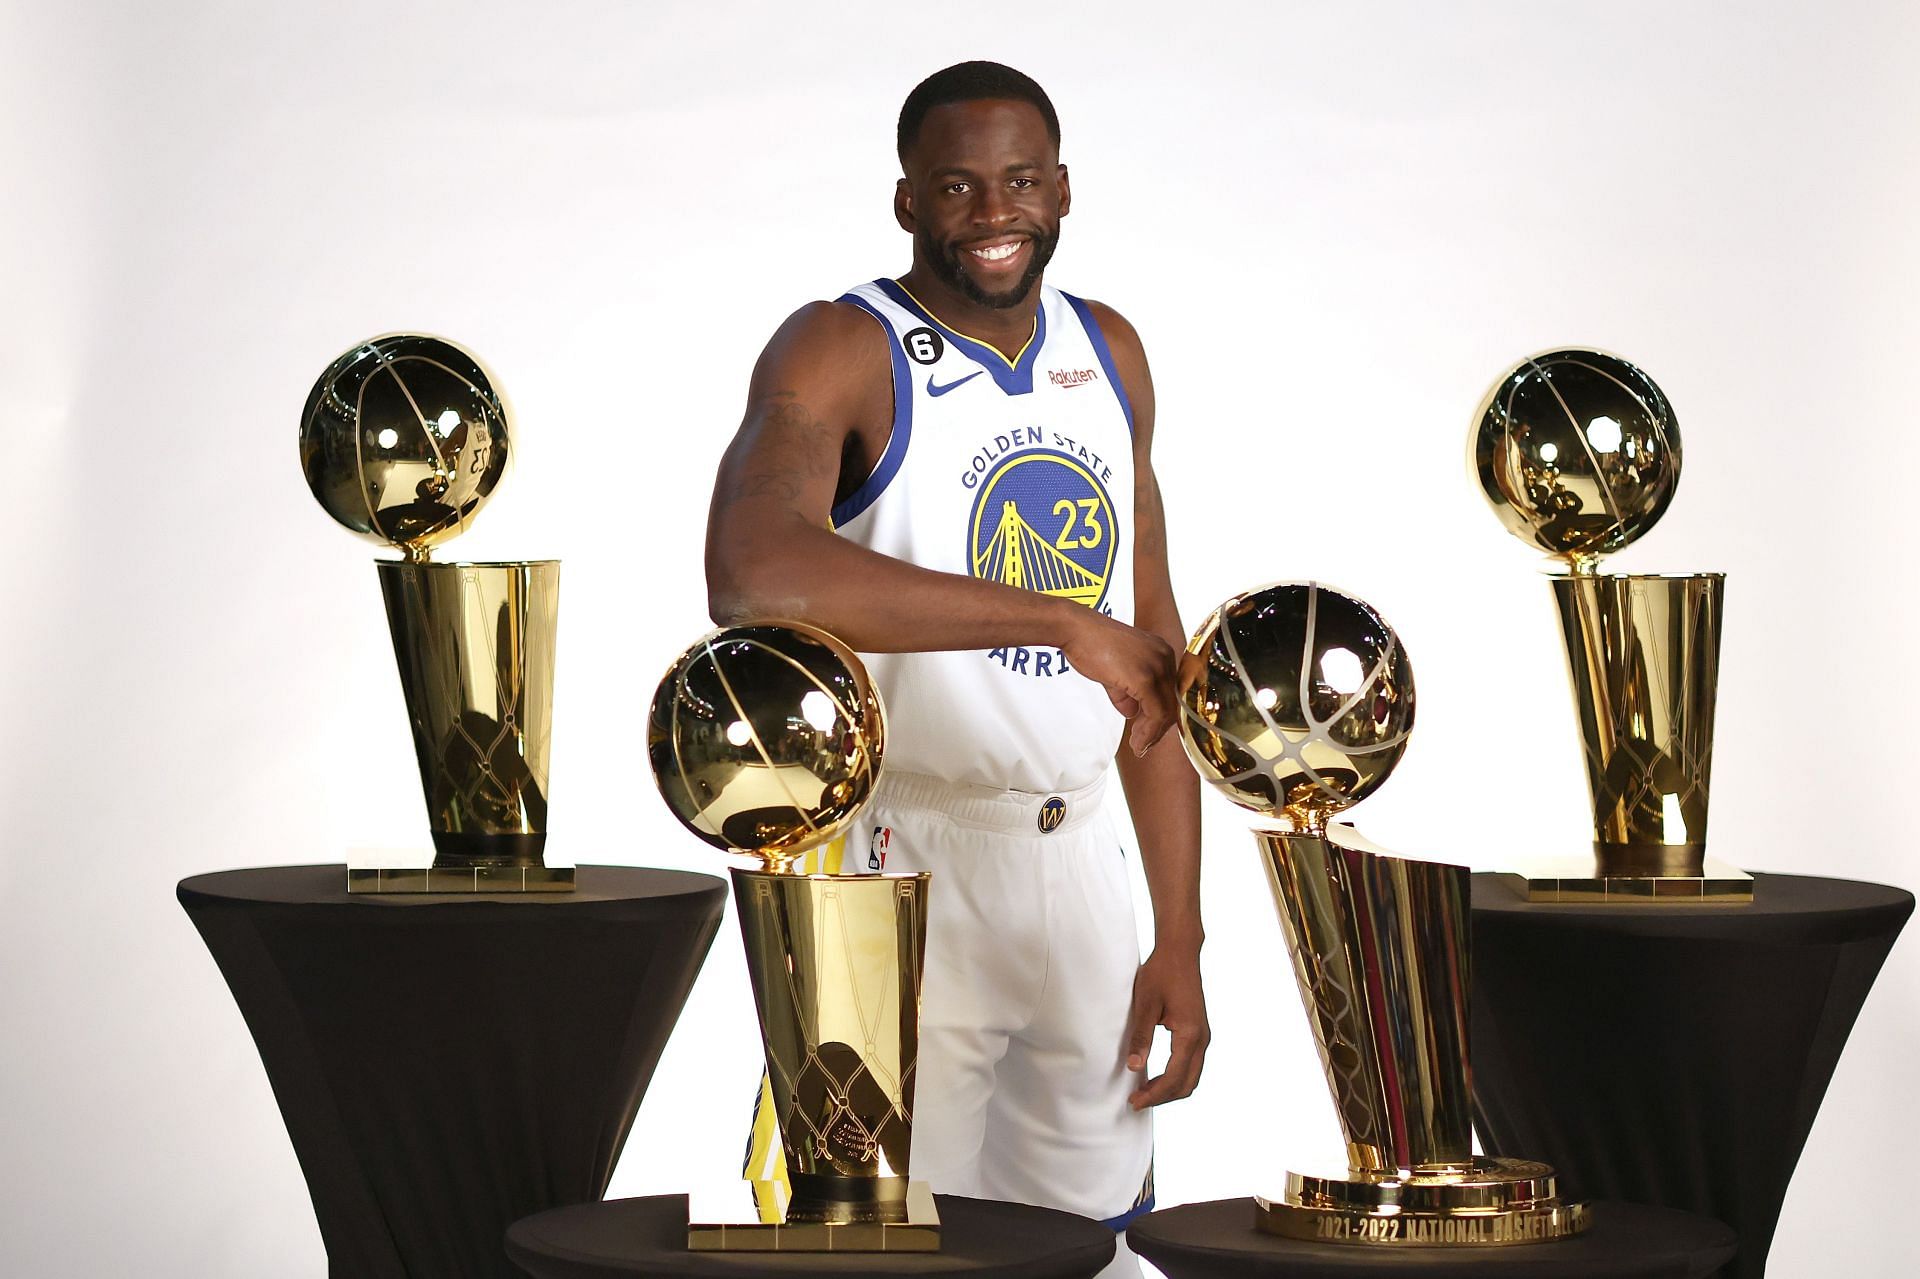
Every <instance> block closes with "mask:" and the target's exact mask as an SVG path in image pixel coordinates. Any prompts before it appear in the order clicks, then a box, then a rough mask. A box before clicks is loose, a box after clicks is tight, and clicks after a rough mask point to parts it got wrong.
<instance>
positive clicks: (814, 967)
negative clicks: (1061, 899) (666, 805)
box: [733, 869, 932, 1225]
mask: <svg viewBox="0 0 1920 1279" xmlns="http://www.w3.org/2000/svg"><path fill="white" fill-rule="evenodd" d="M931 880H932V877H931V876H930V875H928V874H925V873H921V874H914V875H791V874H773V873H768V872H765V871H748V870H738V869H736V870H734V871H733V890H734V900H735V903H736V905H737V906H738V908H739V915H740V934H741V940H742V941H743V942H744V943H745V946H746V951H747V968H748V971H749V973H750V974H751V976H752V978H753V995H754V1003H755V1006H756V1007H757V1009H758V1011H759V1014H760V1033H761V1040H762V1043H763V1044H764V1046H765V1048H766V1057H767V1077H768V1081H769V1083H770V1085H771V1087H772V1090H773V1097H774V1104H775V1112H776V1116H777V1118H778V1120H779V1124H780V1140H781V1144H782V1146H783V1147H784V1149H785V1152H786V1159H787V1170H788V1181H789V1184H790V1185H791V1187H792V1190H793V1199H792V1202H791V1203H790V1205H789V1207H788V1210H787V1221H788V1222H790V1223H792V1222H812V1223H828V1224H836V1225H837V1224H843V1223H897V1222H905V1221H907V1220H908V1216H909V1213H908V1181H907V1171H908V1162H909V1155H910V1153H911V1148H912V1142H913V1086H914V1066H915V1062H916V1060H917V1059H918V1056H919V1046H920V983H921V972H922V965H923V961H924V959H925V955H926V947H927V911H926V903H927V888H928V885H929V883H930V882H931Z"/></svg>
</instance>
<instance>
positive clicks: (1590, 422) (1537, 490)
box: [1472, 350, 1753, 903]
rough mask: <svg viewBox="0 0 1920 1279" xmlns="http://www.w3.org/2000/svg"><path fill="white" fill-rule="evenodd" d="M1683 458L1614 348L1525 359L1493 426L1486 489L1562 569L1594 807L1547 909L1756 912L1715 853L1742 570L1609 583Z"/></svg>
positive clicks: (1539, 878) (1657, 408)
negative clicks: (1723, 699) (1714, 788)
mask: <svg viewBox="0 0 1920 1279" xmlns="http://www.w3.org/2000/svg"><path fill="white" fill-rule="evenodd" d="M1680 456H1681V454H1680V428H1679V425H1678V423H1677V422H1676V421H1675V420H1674V414H1673V408H1672V406H1671V405H1669V404H1668V403H1667V398H1666V396H1664V395H1662V394H1661V392H1660V388H1659V387H1658V386H1656V385H1654V383H1653V379H1652V378H1649V377H1648V376H1647V375H1646V374H1645V373H1644V372H1642V371H1641V370H1640V369H1638V368H1636V367H1635V366H1633V365H1632V364H1629V363H1627V361H1625V360H1623V359H1620V358H1619V357H1618V356H1614V355H1607V354H1604V353H1602V352H1599V351H1585V350H1565V351H1550V352H1547V353H1545V354H1542V355H1536V356H1533V357H1531V358H1529V359H1527V360H1523V361H1521V363H1520V364H1519V365H1518V366H1516V367H1515V368H1513V369H1511V370H1509V371H1508V372H1507V373H1506V374H1504V375H1503V376H1502V377H1501V378H1500V380H1499V381H1497V382H1495V383H1494V385H1493V389H1492V390H1491V391H1489V392H1488V393H1487V397H1486V399H1485V400H1484V401H1483V402H1482V403H1481V406H1480V411H1479V413H1478V414H1477V415H1476V417H1475V423H1474V432H1473V439H1472V464H1473V468H1474V472H1475V474H1476V475H1477V476H1478V477H1479V480H1480V488H1481V491H1482V492H1483V493H1484V494H1485V495H1486V498H1487V501H1488V502H1489V503H1490V504H1491V505H1492V507H1493V510H1494V513H1495V514H1496V515H1498V516H1499V517H1500V522H1501V523H1502V524H1504V525H1505V526H1506V528H1507V530H1508V531H1509V532H1511V533H1513V534H1514V535H1516V536H1518V537H1521V538H1524V539H1525V540H1527V541H1529V542H1531V543H1533V544H1534V545H1535V546H1537V547H1539V548H1540V549H1542V550H1544V551H1546V552H1548V553H1549V554H1550V555H1552V556H1554V557H1555V564H1554V569H1555V571H1556V573H1557V575H1556V576H1555V577H1554V579H1553V595H1554V602H1555V604H1556V605H1557V606H1558V607H1559V611H1560V629H1561V637H1562V639H1563V640H1564V641H1565V644H1566V654H1567V674H1568V676H1569V678H1570V679H1571V680H1572V683H1573V699H1574V705H1575V707H1576V709H1577V711H1578V713H1579V718H1580V740H1581V745H1582V747H1583V748H1584V753H1585V757H1586V765H1587V788H1588V792H1589V793H1590V794H1591V796H1592V798H1593V850H1594V855H1595V859H1596V860H1595V861H1594V862H1593V863H1587V862H1585V861H1582V862H1580V863H1578V864H1574V865H1564V866H1554V867H1547V866H1542V867H1541V868H1539V869H1537V870H1536V871H1534V872H1530V873H1527V874H1524V875H1519V876H1516V877H1515V879H1516V880H1517V882H1518V886H1519V887H1521V889H1522V891H1523V892H1524V893H1525V894H1526V895H1527V896H1528V897H1529V898H1531V899H1532V900H1535V901H1606V900H1619V901H1626V902H1649V901H1660V902H1681V903H1684V902H1703V901H1704V902H1709V903H1738V902H1747V901H1751V900H1752V899H1753V879H1752V877H1751V876H1749V875H1747V874H1746V873H1744V872H1742V871H1738V870H1735V869H1733V868H1731V867H1728V866H1723V865H1720V864H1719V863H1716V862H1711V861H1708V860H1707V858H1706V846H1707V797H1708V789H1709V782H1710V777H1711V772H1712V765H1713V710H1714V694H1715V690H1716V687H1717V684H1718V678H1719V667H1720V614H1721V611H1722V600H1723V597H1724V595H1725V590H1726V575H1725V574H1724V573H1694V574H1689V575H1684V576H1661V575H1645V574H1625V573H1606V574H1603V573H1601V572H1599V562H1600V557H1601V556H1602V555H1605V554H1607V553H1609V552H1611V551H1617V550H1619V549H1620V548H1621V547H1623V546H1625V545H1627V544H1628V543H1629V542H1632V541H1634V540H1635V539H1636V538H1638V537H1640V536H1641V535H1642V534H1643V533H1645V532H1646V531H1647V530H1648V529H1650V528H1652V527H1653V525H1654V523H1655V522H1656V521H1657V520H1659V518H1660V516H1661V515H1662V514H1663V513H1664V512H1665V511H1666V509H1667V505H1668V503H1669V502H1671V501H1672V500H1673V493H1674V488H1675V487H1676V486H1677V485H1678V483H1679V481H1680Z"/></svg>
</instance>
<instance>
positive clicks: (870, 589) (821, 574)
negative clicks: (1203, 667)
mask: <svg viewBox="0 0 1920 1279" xmlns="http://www.w3.org/2000/svg"><path fill="white" fill-rule="evenodd" d="M887 341H888V339H887V337H886V335H885V333H884V331H883V330H882V329H881V327H880V326H879V325H878V324H876V323H875V322H874V321H873V319H872V318H871V317H869V316H867V315H866V314H865V313H863V312H861V311H860V310H858V309H857V308H855V307H852V306H847V305H843V304H835V303H826V302H820V303H814V304H812V305H809V306H806V307H803V308H801V309H800V310H799V311H797V312H795V313H794V315H793V316H792V317H791V318H789V319H788V320H787V322H786V323H785V324H784V325H782V326H781V328H780V330H779V332H777V333H776V334H774V337H773V340H772V341H771V342H770V343H768V345H767V349H766V351H765V352H763V353H762V355H761V357H760V362H759V364H758V365H757V366H756V367H755V368H754V372H753V381H752V384H751V386H750V388H749V391H748V396H747V413H746V418H745V420H744V421H743V422H742V423H741V424H740V431H739V433H738V434H737V435H736V436H735V437H734V439H733V443H732V444H731V445H729V446H728V448H727V452H726V455H725V457H723V458H722V459H721V463H720V470H719V474H718V475H717V476H716V478H715V482H714V490H713V504H712V506H711V508H710V509H709V512H708V516H707V602H708V609H709V611H710V612H711V613H712V615H713V619H714V621H716V622H718V623H721V624H722V625H729V624H735V623H740V622H745V621H750V620H755V619H763V618H765V619H771V618H785V619H789V620H793V621H799V622H809V623H812V624H813V625H815V626H818V627H820V628H821V629H823V630H826V631H829V632H831V633H832V634H834V635H837V636H839V637H840V638H841V639H842V640H844V641H846V643H847V644H849V645H851V646H852V647H853V648H856V649H860V650H863V651H866V652H872V653H880V652H922V651H929V650H936V649H960V648H999V647H1003V646H1007V645H1014V644H1024V645H1029V646H1040V645H1051V646H1053V647H1056V648H1059V649H1061V650H1062V651H1064V652H1065V653H1066V655H1067V660H1068V662H1069V663H1070V664H1071V665H1072V666H1073V667H1074V668H1075V669H1076V670H1078V671H1079V672H1080V673H1081V674H1083V675H1085V676H1087V677H1088V678H1090V679H1094V680H1096V681H1097V682H1099V683H1100V684H1101V685H1102V686H1103V687H1104V688H1105V689H1106V692H1107V696H1108V697H1109V698H1110V699H1111V700H1112V702H1113V704H1114V706H1115V707H1117V708H1118V709H1119V710H1120V712H1121V714H1123V715H1125V716H1127V717H1128V719H1129V720H1131V721H1132V726H1131V731H1130V734H1129V742H1130V744H1131V745H1132V746H1133V748H1134V749H1135V750H1137V751H1143V750H1146V749H1147V748H1148V747H1149V746H1151V745H1152V744H1153V743H1154V742H1156V741H1158V740H1160V739H1161V737H1162V736H1163V735H1164V734H1165V733H1166V730H1167V729H1168V728H1169V727H1170V726H1171V725H1172V723H1173V713H1174V702H1173V686H1172V678H1173V660H1174V654H1175V652H1176V651H1177V646H1170V645H1169V644H1168V643H1167V642H1166V641H1165V640H1164V639H1162V638H1161V637H1159V636H1158V635H1156V634H1153V633H1150V632H1147V631H1143V630H1138V629H1136V628H1134V627H1130V626H1126V625H1123V624H1120V623H1118V622H1115V621H1113V620H1111V619H1109V618H1104V617H1101V616H1100V615H1099V614H1097V613H1095V612H1094V611H1093V610H1092V609H1089V608H1086V607H1084V606H1082V605H1079V604H1075V603H1072V602H1070V601H1067V600H1061V599H1055V598H1052V597H1050V596H1046V595H1042V594H1040V593H1038V592H1036V591H1027V590H1021V589H1019V588H1017V587H1012V586H1005V585H1002V584H1000V583H998V582H987V581H981V580H979V579H977V578H972V577H967V576H964V575H961V574H955V573H939V572H935V571H933V570H931V569H925V568H921V567H919V566H917V565H913V564H908V563H906V562H904V561H902V560H897V559H893V558H892V557H890V556H886V555H881V554H879V553H878V552H875V551H871V550H868V549H867V548H865V547H862V546H859V545H857V544H855V543H853V542H850V541H848V540H847V539H845V538H842V537H839V536H836V535H835V534H834V533H833V531H832V528H831V525H830V521H829V518H828V516H829V512H830V511H831V510H832V508H833V499H834V491H835V488H836V485H837V484H838V482H839V478H840V462H841V457H842V455H843V453H844V452H845V451H846V448H847V445H848V442H849V440H853V439H858V438H860V437H861V434H862V428H863V427H864V428H865V431H866V435H867V437H868V438H877V439H878V440H879V441H881V442H884V438H885V430H886V428H885V425H884V423H887V422H890V421H891V420H892V415H893V392H892V376H893V373H892V357H891V355H890V353H889V351H888V349H887V345H886V343H887ZM876 427H877V428H878V429H877V430H876ZM1123 753H1125V752H1123Z"/></svg>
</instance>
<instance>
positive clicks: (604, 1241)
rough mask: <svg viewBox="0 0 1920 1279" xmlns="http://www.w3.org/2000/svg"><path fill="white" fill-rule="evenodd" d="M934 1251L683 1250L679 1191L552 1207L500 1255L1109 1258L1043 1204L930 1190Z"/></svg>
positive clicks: (873, 1268) (874, 1265) (1091, 1236)
mask: <svg viewBox="0 0 1920 1279" xmlns="http://www.w3.org/2000/svg"><path fill="white" fill-rule="evenodd" d="M934 1202H935V1203H936V1204H938V1205H939V1208H940V1251H939V1252H896V1253H885V1252H689V1251H687V1197H686V1196H685V1195H654V1196H651V1197H649V1198H645V1199H615V1200H613V1201H612V1202H610V1203H592V1204H579V1205H577V1206H575V1207H572V1208H556V1209H554V1210H553V1211H551V1212H543V1213H541V1214H539V1215H538V1216H535V1217H528V1218H527V1219H526V1220H524V1221H518V1222H515V1223H514V1225H513V1228H512V1229H511V1230H509V1231H507V1254H508V1255H509V1256H511V1257H512V1258H513V1260H514V1261H515V1262H516V1263H518V1264H519V1265H520V1266H521V1267H522V1268H523V1269H525V1270H526V1272H527V1273H528V1274H530V1275H534V1276H536V1277H537V1279H612V1277H614V1276H622V1277H626V1276H635V1275H645V1276H653V1277H654V1279H679V1277H680V1276H686V1277H687V1279H717V1277H718V1276H732V1277H733V1279H742V1277H743V1276H748V1275H871V1276H899V1277H900V1279H908V1277H909V1276H917V1275H959V1274H964V1275H970V1276H977V1279H1089V1276H1092V1275H1096V1274H1098V1273H1099V1272H1100V1271H1101V1270H1102V1269H1103V1268H1104V1267H1105V1266H1106V1264H1107V1263H1108V1262H1109V1261H1111V1260H1112V1259H1113V1252H1114V1246H1113V1231H1111V1230H1109V1229H1108V1228H1107V1227H1105V1226H1103V1225H1101V1224H1100V1223H1099V1222H1097V1221H1089V1220H1088V1219H1087V1218H1085V1217H1076V1216H1074V1215H1073V1214H1072V1213H1067V1212H1056V1211H1055V1210H1054V1209H1051V1208H1035V1207H1031V1206H1029V1205H1027V1204H1011V1203H996V1202H994V1201H992V1200H988V1199H963V1198H961V1197H959V1196H957V1195H935V1196H934Z"/></svg>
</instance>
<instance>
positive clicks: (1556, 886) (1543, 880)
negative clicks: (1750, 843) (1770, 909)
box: [1500, 857, 1753, 906]
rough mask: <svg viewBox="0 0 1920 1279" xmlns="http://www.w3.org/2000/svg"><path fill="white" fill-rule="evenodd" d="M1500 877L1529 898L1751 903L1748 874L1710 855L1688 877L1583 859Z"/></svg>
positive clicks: (1589, 902) (1631, 902)
mask: <svg viewBox="0 0 1920 1279" xmlns="http://www.w3.org/2000/svg"><path fill="white" fill-rule="evenodd" d="M1500 879H1501V881H1502V882H1503V883H1505V884H1506V885H1507V887H1508V888H1510V889H1512V890H1513V892H1514V893H1515V894H1517V895H1518V896H1519V897H1521V898H1522V899H1524V900H1526V901H1530V902H1561V903H1572V904H1578V905H1582V906H1607V905H1613V906H1747V905H1751V904H1752V902H1753V876H1751V875H1749V874H1747V872H1746V871H1744V870H1740V869H1738V868H1737V867H1733V866H1729V865H1727V864H1726V863H1725V862H1717V861H1714V860H1713V859H1712V858H1710V857H1709V858H1707V859H1705V860H1704V861H1703V862H1702V863H1701V865H1700V868H1699V870H1698V871H1697V872H1695V873H1693V874H1688V875H1671V874H1669V875H1650V874H1626V873H1622V872H1621V871H1619V870H1617V869H1614V868H1610V867H1606V866H1601V865H1598V864H1596V863H1595V862H1594V861H1591V860H1585V859H1583V860H1580V861H1564V862H1557V863H1543V864H1541V865H1540V866H1537V867H1535V868H1532V869H1529V870H1524V871H1508V872H1503V873H1501V875H1500Z"/></svg>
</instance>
